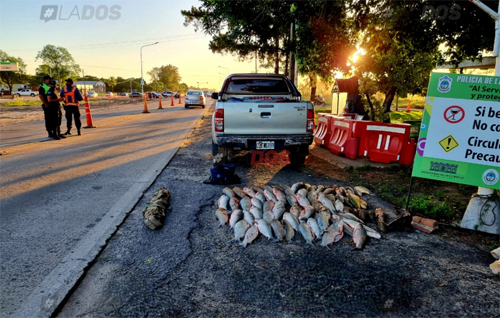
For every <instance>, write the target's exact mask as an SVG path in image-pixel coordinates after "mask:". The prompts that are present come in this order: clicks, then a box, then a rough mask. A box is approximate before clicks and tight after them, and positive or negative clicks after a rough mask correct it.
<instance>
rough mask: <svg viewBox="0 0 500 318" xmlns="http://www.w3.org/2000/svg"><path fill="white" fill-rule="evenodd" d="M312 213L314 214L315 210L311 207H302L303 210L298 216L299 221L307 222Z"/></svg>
mask: <svg viewBox="0 0 500 318" xmlns="http://www.w3.org/2000/svg"><path fill="white" fill-rule="evenodd" d="M314 213H316V209H314V207H313V206H311V205H308V206H306V207H304V210H302V212H301V214H300V215H299V220H307V219H309V218H310V217H312V216H313V215H314Z"/></svg>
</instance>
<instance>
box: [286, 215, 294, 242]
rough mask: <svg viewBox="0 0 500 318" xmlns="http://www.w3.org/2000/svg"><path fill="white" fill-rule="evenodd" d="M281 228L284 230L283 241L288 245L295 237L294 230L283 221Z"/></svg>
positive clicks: (288, 223)
mask: <svg viewBox="0 0 500 318" xmlns="http://www.w3.org/2000/svg"><path fill="white" fill-rule="evenodd" d="M283 228H284V229H285V239H286V241H287V242H288V243H290V242H291V241H292V240H293V237H294V236H295V230H294V229H293V227H292V225H291V224H290V222H288V221H287V220H283Z"/></svg>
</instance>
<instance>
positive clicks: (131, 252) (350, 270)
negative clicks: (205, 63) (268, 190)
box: [56, 116, 500, 318]
mask: <svg viewBox="0 0 500 318" xmlns="http://www.w3.org/2000/svg"><path fill="white" fill-rule="evenodd" d="M210 149H211V143H210V117H208V116H207V117H205V119H204V120H203V122H202V123H201V125H199V126H198V127H197V128H196V129H195V130H194V132H193V134H192V135H191V136H190V137H189V138H188V140H187V141H186V143H185V144H184V145H183V147H181V148H180V149H179V151H178V152H177V154H176V155H175V157H174V158H173V159H172V161H171V162H170V163H169V164H168V166H167V168H166V169H165V170H164V171H162V173H161V174H160V175H159V176H158V178H157V180H156V181H155V182H154V184H153V185H152V186H151V187H150V188H149V189H148V190H147V192H146V193H145V195H144V197H143V198H142V199H141V200H140V202H139V203H138V204H137V206H136V207H135V208H134V210H133V211H132V213H131V214H130V215H129V216H128V217H127V219H126V220H125V221H124V223H123V224H122V225H121V226H120V228H119V229H118V231H117V232H116V233H115V234H114V235H113V237H112V238H111V239H110V240H109V242H108V244H107V246H106V248H105V249H104V250H103V252H102V253H101V254H100V255H99V256H98V258H97V259H96V261H95V262H94V263H93V264H92V266H91V267H90V268H89V270H88V271H87V272H86V274H85V277H84V278H83V279H82V280H81V281H80V282H79V284H78V285H77V286H76V288H75V289H74V290H73V291H72V293H71V294H70V295H69V296H68V298H67V299H66V300H65V302H64V303H63V306H62V307H61V308H60V309H59V310H58V311H57V313H56V316H57V317H64V318H73V317H190V318H191V317H228V318H230V317H270V318H276V317H308V318H309V317H349V318H351V317H384V318H385V317H498V313H499V311H498V304H499V302H500V278H499V277H498V276H495V275H493V274H492V273H491V271H490V270H489V268H488V265H489V264H490V263H491V262H493V258H492V257H491V255H489V253H488V252H485V251H482V250H478V249H476V248H474V247H471V246H468V245H465V244H463V243H460V242H458V241H457V240H455V239H454V238H453V237H447V236H446V235H441V236H437V235H427V234H424V233H422V232H418V231H416V230H414V229H412V228H408V229H403V230H400V231H395V232H390V233H387V234H386V235H384V237H383V239H382V240H369V241H368V242H367V244H366V246H365V247H364V249H363V250H361V251H358V250H353V242H352V240H351V239H350V237H348V236H347V237H344V238H343V239H342V241H340V242H338V243H336V244H334V245H333V246H331V249H330V250H329V249H324V248H321V247H320V246H319V243H316V244H315V246H314V247H310V246H309V247H308V246H307V245H306V244H305V241H304V239H303V238H302V237H300V235H299V234H296V238H295V239H294V242H292V243H291V244H286V243H283V242H273V241H271V240H267V239H266V238H264V237H263V236H262V235H261V236H260V237H259V238H257V240H256V241H255V242H254V243H253V244H252V245H250V246H248V247H246V248H243V247H241V246H240V245H238V244H237V243H236V242H234V241H232V239H233V233H232V231H231V230H230V229H229V228H228V227H227V226H223V227H219V226H218V221H217V220H216V218H215V214H214V212H215V210H216V200H217V199H218V198H219V197H220V195H221V194H222V189H223V187H224V186H220V185H208V184H203V180H206V179H207V178H208V177H209V169H210V167H212V164H213V162H212V159H213V157H212V155H211V154H210ZM317 154H318V151H317V149H316V148H314V149H312V152H311V155H310V156H309V158H308V160H307V161H306V165H305V166H304V167H303V168H301V169H298V170H295V169H292V168H290V167H288V166H277V165H275V166H266V165H259V166H250V165H249V164H248V163H247V162H246V161H245V159H244V158H241V157H235V158H233V160H232V162H233V163H236V164H237V165H238V167H237V170H236V172H237V174H238V175H239V176H240V178H241V179H242V184H241V185H239V186H240V187H244V186H252V185H261V186H262V185H264V184H280V183H285V184H288V185H291V184H293V183H295V182H298V181H303V182H308V183H310V184H323V185H331V184H339V185H345V184H343V183H342V182H340V181H338V180H332V179H331V178H327V177H326V176H325V175H323V174H321V173H320V172H318V173H314V171H316V170H315V169H313V168H314V167H317V166H318V164H322V165H323V166H324V165H325V161H322V159H320V158H319V157H318V156H317ZM160 187H166V188H167V189H168V190H169V191H170V192H171V195H172V196H171V199H170V204H171V210H170V211H169V212H168V213H167V217H166V220H165V225H164V227H163V228H161V229H159V230H156V231H152V230H149V229H148V228H147V227H146V226H145V225H144V222H143V217H142V211H143V209H144V207H145V206H146V204H147V203H148V201H149V200H150V198H151V197H152V195H153V192H154V191H155V190H157V189H158V188H160ZM372 190H374V191H375V192H376V189H372ZM366 200H367V201H368V203H369V206H370V209H373V208H376V207H383V208H386V209H390V206H389V204H387V202H384V201H383V200H381V199H380V198H379V197H377V196H376V195H374V196H369V197H367V198H366Z"/></svg>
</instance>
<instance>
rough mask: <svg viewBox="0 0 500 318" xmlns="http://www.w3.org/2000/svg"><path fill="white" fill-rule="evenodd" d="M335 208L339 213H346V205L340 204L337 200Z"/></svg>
mask: <svg viewBox="0 0 500 318" xmlns="http://www.w3.org/2000/svg"><path fill="white" fill-rule="evenodd" d="M334 206H335V210H336V211H337V212H341V213H342V212H343V211H344V203H342V202H340V200H335V204H334Z"/></svg>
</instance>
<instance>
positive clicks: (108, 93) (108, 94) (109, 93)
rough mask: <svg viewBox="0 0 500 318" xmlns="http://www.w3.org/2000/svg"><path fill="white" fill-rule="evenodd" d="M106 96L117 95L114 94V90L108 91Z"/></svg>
mask: <svg viewBox="0 0 500 318" xmlns="http://www.w3.org/2000/svg"><path fill="white" fill-rule="evenodd" d="M106 96H107V97H113V96H115V94H113V93H112V92H107V93H106Z"/></svg>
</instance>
